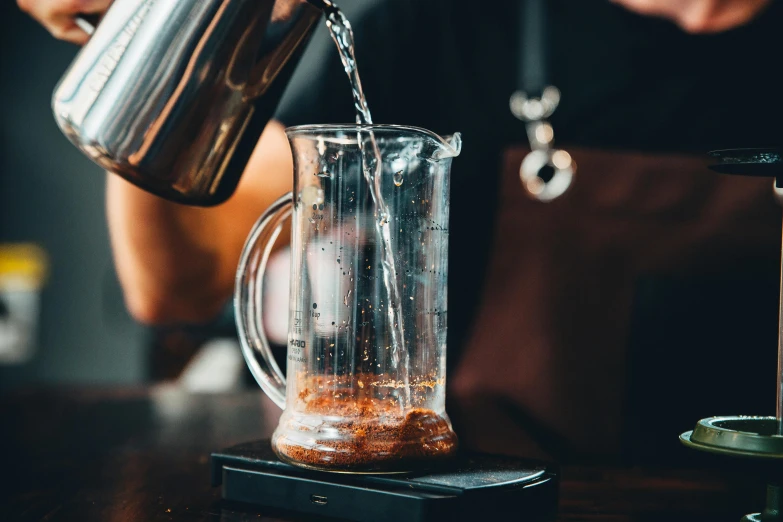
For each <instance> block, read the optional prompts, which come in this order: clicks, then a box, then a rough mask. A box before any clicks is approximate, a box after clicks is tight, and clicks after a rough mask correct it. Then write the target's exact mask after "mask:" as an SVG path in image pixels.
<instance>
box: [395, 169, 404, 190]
mask: <svg viewBox="0 0 783 522" xmlns="http://www.w3.org/2000/svg"><path fill="white" fill-rule="evenodd" d="M402 173H403V171H402V170H400V171H397V172H395V173H394V186H395V187H401V186H402V182H403V181H405V180H404V179H403V177H402Z"/></svg>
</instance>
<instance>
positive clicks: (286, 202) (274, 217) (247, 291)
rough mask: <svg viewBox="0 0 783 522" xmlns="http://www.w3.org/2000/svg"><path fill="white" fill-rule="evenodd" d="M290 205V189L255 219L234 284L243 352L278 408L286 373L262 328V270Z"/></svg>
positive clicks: (292, 204) (290, 209)
mask: <svg viewBox="0 0 783 522" xmlns="http://www.w3.org/2000/svg"><path fill="white" fill-rule="evenodd" d="M293 206H294V199H293V193H291V192H289V193H288V194H286V195H285V196H283V197H281V198H280V199H278V200H277V201H275V202H274V204H272V206H271V207H269V209H267V211H266V212H264V214H263V215H262V216H261V217H260V218H259V219H258V221H256V224H255V225H254V226H253V230H252V231H251V232H250V236H249V237H248V238H247V242H246V243H245V248H244V249H243V250H242V256H241V257H240V260H239V268H238V269H237V277H236V286H235V287H234V310H235V316H236V323H237V330H238V332H239V343H240V345H241V347H242V355H244V357H245V361H246V362H247V366H248V367H249V368H250V373H252V374H253V377H255V379H256V381H257V382H258V384H259V386H261V389H262V390H264V393H266V394H267V395H268V396H269V398H270V399H272V401H274V403H275V404H277V405H278V406H279V407H280V408H281V409H283V408H285V386H286V384H285V375H283V372H282V371H280V367H279V366H278V365H277V362H275V358H274V355H273V354H272V349H271V347H270V346H269V340H268V339H267V337H266V332H265V331H264V314H263V289H264V272H265V271H266V264H267V261H269V254H271V252H272V246H273V245H274V243H275V240H276V239H277V237H278V236H279V235H280V231H281V230H282V228H283V223H284V221H285V220H286V219H288V218H289V217H290V216H291V212H292V210H293Z"/></svg>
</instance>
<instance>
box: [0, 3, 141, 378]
mask: <svg viewBox="0 0 783 522" xmlns="http://www.w3.org/2000/svg"><path fill="white" fill-rule="evenodd" d="M0 9H1V10H2V16H0V32H1V33H2V35H3V43H2V50H1V51H0V52H1V53H2V54H1V55H0V56H2V60H1V63H2V65H1V69H0V70H2V72H0V78H2V79H1V80H0V81H1V82H2V84H1V86H0V101H1V103H2V110H0V122H2V134H0V138H1V139H0V143H2V157H1V158H0V243H9V242H34V243H38V244H39V245H41V246H42V247H43V248H44V249H45V250H46V252H47V254H48V256H49V258H50V263H51V266H50V276H49V280H48V283H47V285H46V287H45V289H44V290H43V294H42V300H41V312H40V325H39V331H38V343H37V345H38V349H37V354H36V356H35V358H34V359H33V360H32V361H31V362H29V363H26V364H23V365H14V366H8V365H6V366H2V365H0V387H2V388H6V387H11V386H19V385H29V384H37V383H65V382H67V383H133V382H139V381H141V380H143V379H144V378H145V349H146V348H145V342H144V339H145V337H146V335H145V331H144V330H143V329H142V328H140V327H139V326H138V325H136V324H135V323H134V322H133V321H132V320H131V319H130V318H129V317H128V315H127V313H126V312H125V309H124V306H123V303H122V299H121V294H120V292H119V287H118V285H117V283H116V277H115V275H114V271H113V267H112V262H111V257H110V250H109V242H108V234H107V228H106V220H105V218H104V202H103V198H104V174H103V172H102V171H101V170H100V169H99V168H98V167H96V166H95V165H93V164H92V163H91V162H90V161H89V160H87V159H85V158H83V157H82V156H81V154H80V153H79V152H78V151H77V150H76V149H75V148H74V147H73V146H71V145H70V143H68V141H67V140H66V139H65V138H64V137H63V135H62V134H61V133H60V131H59V129H57V127H56V125H55V123H54V119H53V117H52V114H51V109H50V103H49V99H50V96H51V93H52V90H53V89H54V86H55V84H56V82H57V80H58V79H59V77H60V76H61V75H62V73H63V72H64V71H65V69H66V67H67V66H68V64H69V63H70V61H71V59H72V58H73V56H74V55H75V54H76V52H77V47H76V46H73V45H70V44H67V43H62V42H58V41H56V40H54V39H53V38H52V37H51V36H49V34H48V33H47V32H46V31H45V30H44V29H42V28H41V27H40V26H39V25H38V24H37V23H35V22H34V21H33V20H32V19H30V18H28V17H27V16H26V15H24V14H23V13H21V12H19V11H18V10H17V9H16V4H15V2H13V1H11V0H8V1H5V2H3V3H2V7H0Z"/></svg>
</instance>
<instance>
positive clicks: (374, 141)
mask: <svg viewBox="0 0 783 522" xmlns="http://www.w3.org/2000/svg"><path fill="white" fill-rule="evenodd" d="M287 134H288V139H289V141H290V143H291V146H292V149H293V153H294V192H293V195H292V194H288V195H286V196H285V197H283V198H282V199H280V200H279V201H277V202H276V203H275V204H274V205H273V206H272V208H270V209H269V210H268V211H267V212H266V213H265V214H264V215H263V216H262V217H261V218H260V219H259V221H258V222H257V224H256V226H255V227H254V229H253V231H252V233H251V235H250V237H249V238H248V242H247V244H246V246H245V250H244V252H243V254H242V258H241V261H240V266H239V271H238V275H237V285H236V293H235V306H236V311H237V313H236V317H237V326H238V329H239V335H240V340H241V345H242V351H243V353H244V356H245V359H246V360H247V363H248V365H249V367H250V369H251V371H252V373H253V375H254V376H255V378H256V380H257V381H258V383H259V384H260V385H261V388H262V389H263V390H264V391H265V392H266V393H267V395H269V396H270V397H271V398H272V400H274V401H275V403H276V404H277V405H278V406H280V407H281V408H283V409H284V412H283V415H282V417H281V419H280V424H279V425H278V427H277V430H276V431H275V433H274V435H273V437H272V446H273V448H274V450H275V452H276V453H277V455H278V456H279V457H280V458H281V459H282V460H284V461H286V462H290V463H293V464H297V465H300V466H306V467H311V468H317V469H327V470H335V471H357V472H358V471H391V470H400V469H410V468H412V467H414V466H416V465H418V464H420V463H421V462H422V461H423V462H427V461H430V460H432V459H439V458H443V457H447V456H450V455H452V454H453V453H454V451H455V450H456V446H457V440H456V436H455V434H454V432H453V431H452V428H451V423H450V421H449V418H448V416H447V415H446V411H445V368H446V317H447V310H448V309H447V305H446V281H447V274H448V259H447V253H448V237H449V229H448V221H449V220H448V218H449V181H450V179H449V178H450V169H451V162H452V158H454V157H456V156H457V155H459V153H460V149H461V141H460V136H459V134H455V135H454V136H452V137H450V138H447V139H444V138H441V137H440V136H437V135H435V134H433V133H431V132H429V131H426V130H423V129H418V128H413V127H402V126H391V125H365V126H359V125H329V126H303V127H294V128H290V129H288V130H287ZM376 145H377V149H376V148H375V146H376ZM374 158H380V160H381V161H380V167H379V165H378V162H377V161H376V159H374ZM363 166H364V167H365V169H363ZM365 170H366V171H367V172H365ZM288 216H292V238H291V251H292V252H291V285H290V298H289V303H290V305H289V306H290V308H289V325H288V358H287V379H286V378H284V376H283V374H282V372H281V371H280V369H279V367H278V365H277V364H276V363H275V361H274V358H273V356H272V352H271V350H270V347H269V343H268V342H267V338H266V335H265V333H264V329H263V325H262V310H261V307H262V302H263V301H262V286H263V276H264V269H265V267H266V262H267V258H268V256H269V253H270V250H271V246H272V243H273V242H274V239H275V238H276V237H277V235H278V234H279V232H280V230H281V228H282V226H283V222H284V221H285V220H286V218H287V217H288Z"/></svg>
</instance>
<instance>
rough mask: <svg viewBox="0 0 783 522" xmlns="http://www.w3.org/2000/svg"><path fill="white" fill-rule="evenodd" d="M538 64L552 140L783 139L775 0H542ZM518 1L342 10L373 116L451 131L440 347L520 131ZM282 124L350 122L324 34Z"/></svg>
mask: <svg viewBox="0 0 783 522" xmlns="http://www.w3.org/2000/svg"><path fill="white" fill-rule="evenodd" d="M549 9H550V16H549V43H550V48H549V70H550V73H551V83H553V84H554V85H556V86H557V87H558V88H559V89H560V91H561V92H562V101H561V104H560V106H559V108H558V109H557V111H556V112H555V114H554V116H553V117H552V118H551V122H552V124H553V126H554V129H555V136H556V139H557V142H558V144H559V145H563V146H565V147H566V148H567V147H568V145H580V146H590V147H597V148H603V149H625V150H642V151H660V152H692V153H699V154H701V153H704V152H706V151H709V150H712V149H718V148H726V147H744V146H754V147H758V146H767V145H774V144H780V143H783V139H781V137H782V136H783V130H782V129H783V126H782V125H781V123H780V122H781V121H782V120H783V99H782V98H783V81H781V78H780V76H781V75H780V74H779V56H776V54H777V53H778V52H779V51H780V50H781V49H783V31H782V30H781V27H783V24H781V22H783V6H782V5H781V3H780V2H774V3H773V4H772V5H771V6H770V7H769V8H768V9H767V10H766V11H765V12H764V13H762V14H761V15H760V16H759V17H758V18H757V19H756V20H755V21H753V22H752V23H750V24H749V25H746V26H743V27H739V28H736V29H733V30H731V31H727V32H724V33H720V34H714V35H690V34H686V33H684V32H683V31H681V30H680V29H679V28H677V27H676V26H675V25H673V24H672V23H670V22H668V21H665V20H660V19H654V18H648V17H643V16H639V15H636V14H634V13H631V12H629V11H627V10H625V9H623V8H622V7H619V6H617V5H615V4H613V3H611V2H609V1H608V0H552V1H550V2H549ZM517 11H518V2H517V1H514V0H493V1H491V2H475V1H461V0H388V1H385V2H383V3H382V4H380V5H378V6H377V7H374V8H372V9H370V10H369V11H367V12H366V13H365V15H364V16H362V17H360V18H359V19H354V20H352V23H353V27H354V32H355V34H356V53H357V61H358V66H359V70H360V73H361V77H362V81H363V84H364V89H365V93H366V95H367V98H368V102H369V105H370V108H371V110H372V114H373V118H374V121H375V122H376V123H386V124H391V123H394V124H405V125H415V126H421V127H424V128H427V129H430V130H433V131H435V132H437V133H440V134H448V133H451V132H454V131H459V132H461V133H462V134H463V141H464V147H463V153H462V155H461V156H460V157H459V158H457V159H455V161H454V166H453V172H452V195H451V208H452V211H451V223H450V229H451V235H450V241H451V244H450V254H449V257H450V259H449V267H450V271H449V301H450V303H449V346H450V347H449V349H450V350H452V349H453V348H454V347H455V344H456V345H458V344H459V341H460V340H461V339H463V336H464V335H465V333H466V332H467V329H468V328H469V327H470V319H471V317H472V314H473V312H474V307H475V304H476V302H477V300H478V297H479V291H480V288H481V284H482V282H483V278H482V274H484V271H485V267H486V263H487V255H488V251H489V247H490V245H491V240H492V238H491V234H490V233H489V232H490V231H491V230H492V223H493V219H494V217H495V216H494V213H493V209H494V207H495V202H496V197H497V190H498V179H499V171H500V163H499V162H500V159H501V154H502V151H503V150H504V149H505V148H506V147H507V146H509V145H511V144H517V145H518V144H523V143H525V142H526V134H525V127H524V124H523V123H522V122H520V121H519V120H517V119H516V118H514V117H513V116H512V115H511V113H510V110H509V97H510V95H511V94H512V92H514V91H515V90H516V89H517V85H516V78H517V70H518V67H519V66H520V65H521V64H520V61H521V60H520V51H519V48H518V47H519V45H518V41H519V34H518V31H519V28H518V25H519V17H518V16H517ZM307 72H308V75H309V79H308V83H307V86H306V88H304V89H302V91H301V92H300V93H297V94H296V95H294V96H292V97H290V98H289V101H288V103H286V104H285V105H284V106H283V107H281V110H280V111H279V114H278V119H280V120H281V121H282V122H283V123H284V124H286V125H297V124H305V123H310V124H315V123H344V122H353V121H354V118H355V116H354V112H353V105H352V99H351V92H350V88H349V86H348V81H347V78H346V75H345V73H344V71H343V68H342V65H341V64H340V62H339V58H338V57H337V53H336V51H335V50H334V49H333V46H330V52H329V53H328V55H327V57H326V58H325V59H324V60H322V61H321V62H320V63H319V68H318V69H317V70H312V71H307Z"/></svg>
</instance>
